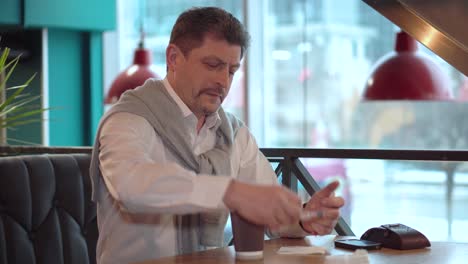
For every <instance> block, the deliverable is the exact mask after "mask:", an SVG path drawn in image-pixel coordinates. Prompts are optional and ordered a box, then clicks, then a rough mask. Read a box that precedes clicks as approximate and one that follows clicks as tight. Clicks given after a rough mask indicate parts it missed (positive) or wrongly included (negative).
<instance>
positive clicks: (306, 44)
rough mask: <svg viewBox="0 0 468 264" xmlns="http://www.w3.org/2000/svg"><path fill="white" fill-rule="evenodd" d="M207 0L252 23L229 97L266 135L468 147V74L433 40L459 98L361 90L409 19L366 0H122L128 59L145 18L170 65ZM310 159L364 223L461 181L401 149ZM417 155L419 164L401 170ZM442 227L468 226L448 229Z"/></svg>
mask: <svg viewBox="0 0 468 264" xmlns="http://www.w3.org/2000/svg"><path fill="white" fill-rule="evenodd" d="M207 5H212V6H218V7H222V8H225V9H227V10H228V11H230V12H232V13H233V14H234V15H235V16H236V17H237V18H239V20H241V21H243V22H244V23H245V24H246V25H247V27H248V30H249V31H250V33H251V35H252V45H251V48H250V49H249V51H248V53H247V54H246V58H245V59H244V62H243V67H242V71H239V72H238V73H236V76H235V80H234V83H233V87H232V89H231V92H230V94H229V96H228V98H227V100H226V102H225V105H224V107H225V108H226V109H227V110H228V111H231V112H233V113H234V114H236V115H237V116H238V117H239V118H241V119H243V120H245V121H246V122H247V124H248V125H249V127H250V129H251V131H252V133H253V134H254V135H255V137H256V139H257V141H258V143H259V145H260V146H261V147H288V148H294V147H307V148H378V149H381V148H385V149H449V150H453V149H467V148H468V122H465V120H467V118H466V117H465V116H466V114H465V113H466V112H468V106H467V104H466V103H465V101H466V100H467V99H468V79H467V77H466V76H464V75H463V74H462V73H460V72H459V71H457V70H456V69H454V68H453V67H451V66H450V65H449V64H447V63H446V62H445V61H443V60H442V59H440V58H439V57H438V56H437V55H435V54H433V53H432V52H431V51H429V50H428V49H426V48H424V47H423V46H422V45H419V49H420V52H421V53H423V54H425V55H426V56H428V57H430V58H431V59H433V61H435V63H436V64H437V65H438V66H439V67H440V69H441V71H442V72H443V73H444V74H446V76H447V77H448V80H449V82H450V83H449V86H450V87H451V89H452V94H453V95H454V100H453V101H445V102H442V101H417V102H416V101H385V102H384V101H363V100H362V97H361V95H362V93H363V89H364V86H365V83H366V81H367V78H368V77H369V74H370V73H371V72H372V69H373V66H374V65H375V64H376V63H377V62H378V60H379V59H380V58H382V57H383V56H384V55H386V54H388V53H389V52H392V51H393V49H394V43H395V36H396V33H397V32H398V31H399V28H397V27H396V26H395V25H394V24H392V23H391V22H389V21H388V20H386V19H385V18H384V17H382V16H381V15H380V14H378V13H377V12H376V11H374V10H373V9H372V8H370V7H369V6H367V5H366V4H365V3H364V2H362V1H361V0H347V1H342V0H289V1H284V0H251V1H248V0H244V1H240V0H239V1H234V0H218V1H215V0H211V1H210V0H199V1H190V0H172V1H152V0H139V1H130V0H120V1H119V10H120V11H119V31H118V41H117V42H118V45H119V49H118V54H119V55H118V58H119V64H118V65H120V66H119V68H120V70H122V69H124V68H126V67H127V66H128V65H130V63H131V60H132V56H133V50H134V48H135V47H136V45H137V42H138V38H139V29H140V26H141V25H143V26H144V29H145V31H146V39H147V41H146V44H147V47H148V48H150V49H151V50H152V52H153V61H154V64H155V66H156V69H157V72H158V73H159V74H160V75H161V76H165V69H166V68H165V48H166V45H167V43H168V39H169V34H170V29H171V27H172V25H173V23H174V22H175V19H176V17H177V15H178V14H179V13H180V12H181V11H183V10H185V9H187V8H189V7H191V6H207ZM115 74H116V73H115ZM304 163H305V164H306V166H307V168H308V169H309V171H310V172H311V174H312V176H314V177H315V178H316V180H317V181H319V182H320V183H321V184H325V183H327V182H329V181H330V180H333V179H338V180H340V181H341V182H342V188H341V190H340V194H341V195H343V196H346V197H347V202H348V204H349V206H347V207H346V209H345V210H346V211H344V212H343V214H344V215H345V216H346V218H347V219H348V220H349V221H350V222H351V223H352V227H353V228H356V230H355V232H356V234H357V235H360V234H361V233H362V232H363V231H364V229H365V228H366V227H367V228H370V227H372V226H370V225H371V224H372V225H376V224H378V223H377V222H375V223H374V222H372V223H371V222H366V221H364V220H365V219H366V217H367V216H368V214H369V211H370V210H372V208H373V207H378V206H380V205H381V204H383V203H387V202H388V203H389V204H393V205H394V207H395V208H398V207H405V208H409V207H411V206H415V207H418V208H419V206H422V207H420V208H419V209H418V210H423V208H428V205H427V203H424V204H418V203H415V204H410V202H408V203H407V202H406V201H407V200H405V199H406V197H407V196H408V195H409V196H411V195H416V196H417V195H420V196H421V197H423V196H424V195H425V191H424V190H429V189H430V190H433V191H434V193H444V192H445V190H446V186H447V184H450V183H449V181H448V180H447V179H446V178H444V177H443V176H440V175H439V176H437V175H436V173H434V171H437V170H439V169H440V168H436V167H437V166H434V164H433V163H428V162H417V163H415V164H411V166H407V163H406V162H398V161H384V160H382V161H378V162H374V163H372V162H370V163H364V162H359V161H349V160H338V159H335V160H331V159H319V160H304ZM409 167H411V175H409V174H408V173H406V172H403V171H402V168H409ZM463 167H464V166H463ZM383 168H384V170H383ZM383 171H385V173H383ZM456 171H457V173H459V174H457V175H460V176H458V178H455V180H454V183H455V187H456V188H454V189H453V192H455V193H458V192H461V194H460V195H459V196H457V195H455V196H453V197H456V199H459V200H458V201H462V202H461V203H463V202H466V201H467V199H468V198H467V197H466V195H464V194H463V193H464V192H466V190H464V188H466V186H465V185H463V181H464V177H466V175H465V174H464V173H462V171H463V170H462V169H460V168H459V167H456ZM387 172H392V173H393V174H392V176H388V175H389V174H388V173H387ZM452 179H453V178H452ZM390 183H391V184H390ZM427 186H431V187H430V188H426V187H427ZM412 190H414V191H415V193H414V194H410V193H412ZM387 194H388V195H387ZM375 195H378V197H380V198H381V199H380V198H379V199H375V197H376V196H375ZM426 198H427V199H436V200H437V202H435V203H439V204H448V203H449V202H450V203H451V201H448V198H446V196H444V195H442V196H437V195H435V196H431V194H430V193H429V192H428V196H427V197H426ZM366 199H368V200H366ZM421 199H422V200H424V199H425V198H421ZM454 199H455V198H454ZM371 203H372V205H371ZM351 204H352V205H353V206H351ZM379 208H380V207H379ZM400 209H401V208H400ZM418 210H416V211H417V212H419V211H418ZM416 211H415V212H416ZM397 216H398V217H395V218H388V220H387V221H385V219H379V221H380V220H381V223H380V222H379V224H386V223H387V222H388V221H390V220H392V221H398V220H400V222H402V223H405V221H406V220H407V221H411V222H409V223H413V222H412V221H413V220H414V217H418V216H417V215H414V214H413V211H411V210H409V209H408V210H400V211H398V214H397ZM426 217H432V218H433V220H434V221H435V222H434V223H436V222H437V221H442V222H444V223H446V225H448V226H450V227H451V225H452V223H454V224H457V225H459V226H465V225H466V221H467V220H466V217H465V216H464V215H456V214H453V215H451V216H450V217H451V218H450V219H449V220H448V218H447V217H446V216H445V215H444V214H441V213H440V212H437V211H434V210H433V211H430V210H429V211H428V212H427V215H426V213H424V217H422V218H421V219H426ZM457 217H458V218H457ZM363 219H364V220H363ZM447 221H450V223H449V224H447ZM409 225H411V224H409ZM449 233H451V231H449ZM437 239H441V240H450V239H454V240H460V237H452V236H451V235H448V236H444V235H438V236H437Z"/></svg>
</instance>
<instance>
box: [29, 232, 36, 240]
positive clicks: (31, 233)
mask: <svg viewBox="0 0 468 264" xmlns="http://www.w3.org/2000/svg"><path fill="white" fill-rule="evenodd" d="M28 236H29V240H31V241H32V240H34V239H35V238H36V234H35V233H34V232H32V231H31V232H29V233H28Z"/></svg>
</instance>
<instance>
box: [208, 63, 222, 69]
mask: <svg viewBox="0 0 468 264" xmlns="http://www.w3.org/2000/svg"><path fill="white" fill-rule="evenodd" d="M205 65H206V66H208V67H209V68H212V69H216V68H218V65H219V64H215V63H205Z"/></svg>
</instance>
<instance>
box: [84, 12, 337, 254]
mask: <svg viewBox="0 0 468 264" xmlns="http://www.w3.org/2000/svg"><path fill="white" fill-rule="evenodd" d="M248 41H249V36H248V33H247V32H246V31H245V29H244V27H243V26H242V25H241V23H240V22H239V21H238V20H237V19H236V18H234V17H233V16H232V15H231V14H229V13H227V12H226V11H224V10H222V9H218V8H213V7H208V8H193V9H190V10H188V11H186V12H184V13H182V14H181V15H180V16H179V18H178V19H177V21H176V23H175V25H174V28H173V30H172V33H171V38H170V43H169V45H168V47H167V49H166V63H167V76H166V78H165V79H164V80H162V81H157V80H148V81H147V82H146V83H145V84H144V85H143V86H141V87H138V88H137V89H135V90H132V91H128V92H126V93H125V94H124V95H123V96H122V97H121V99H120V100H119V102H118V103H117V104H116V105H114V106H113V107H112V109H110V110H109V111H108V112H107V113H106V115H105V116H104V117H103V118H102V120H101V124H100V128H99V130H98V134H97V137H96V143H95V146H94V150H93V160H92V165H91V177H92V182H93V199H94V200H95V201H96V202H97V207H98V227H99V241H98V246H97V261H98V263H128V262H136V261H142V260H147V259H154V258H158V257H162V256H170V255H176V254H182V253H188V252H192V251H196V250H201V249H204V248H209V247H214V246H222V241H223V239H222V234H223V229H224V226H225V223H226V219H227V215H228V211H235V212H237V213H238V214H239V215H240V216H241V217H243V218H245V219H247V220H249V221H251V222H254V223H257V224H260V225H265V226H266V227H267V228H268V229H269V230H270V231H272V232H274V231H278V230H280V231H281V232H279V233H280V235H283V236H304V235H306V234H308V233H309V234H326V233H329V232H331V231H332V229H333V227H334V226H335V224H336V221H337V219H338V217H339V208H340V207H341V206H342V205H343V203H344V202H343V199H342V198H340V197H335V196H334V195H333V192H334V190H335V189H336V188H337V187H338V184H337V183H336V182H335V183H332V184H330V185H329V186H327V187H325V188H324V189H323V190H322V191H320V192H317V193H316V194H315V195H314V196H313V197H312V198H311V200H310V201H309V202H308V203H307V204H306V205H305V210H309V209H310V210H318V211H319V212H320V213H319V215H320V217H319V218H316V219H310V220H308V221H302V222H301V223H300V214H301V211H302V210H303V208H302V205H301V201H300V199H299V198H298V196H297V195H296V194H294V193H292V192H291V191H289V190H287V189H286V188H284V187H282V186H280V185H279V184H277V180H276V176H275V174H274V172H273V170H272V168H271V166H270V164H269V163H268V161H267V159H266V158H265V157H264V156H263V155H262V153H261V152H260V151H259V149H258V147H257V145H256V143H255V140H254V138H253V137H252V135H251V133H250V132H249V130H248V128H247V127H246V126H244V125H243V123H242V122H240V121H239V120H238V119H236V118H235V117H234V116H232V115H230V114H227V113H225V112H224V111H223V109H222V107H221V103H222V102H223V100H224V98H225V97H226V96H227V94H228V92H229V88H230V85H231V82H232V79H233V76H234V73H235V72H236V71H237V70H238V69H239V67H240V61H241V58H242V56H243V55H244V53H245V51H246V48H247V46H248ZM300 224H301V226H302V227H301V226H300ZM304 230H305V231H307V232H308V233H306V232H305V231H304ZM277 233H278V232H277Z"/></svg>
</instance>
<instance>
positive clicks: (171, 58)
mask: <svg viewBox="0 0 468 264" xmlns="http://www.w3.org/2000/svg"><path fill="white" fill-rule="evenodd" d="M181 55H182V54H181V51H180V49H179V48H178V47H177V46H176V45H174V44H169V45H168V46H167V48H166V65H167V68H168V71H171V72H174V71H175V70H176V66H177V59H178V57H179V56H181Z"/></svg>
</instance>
